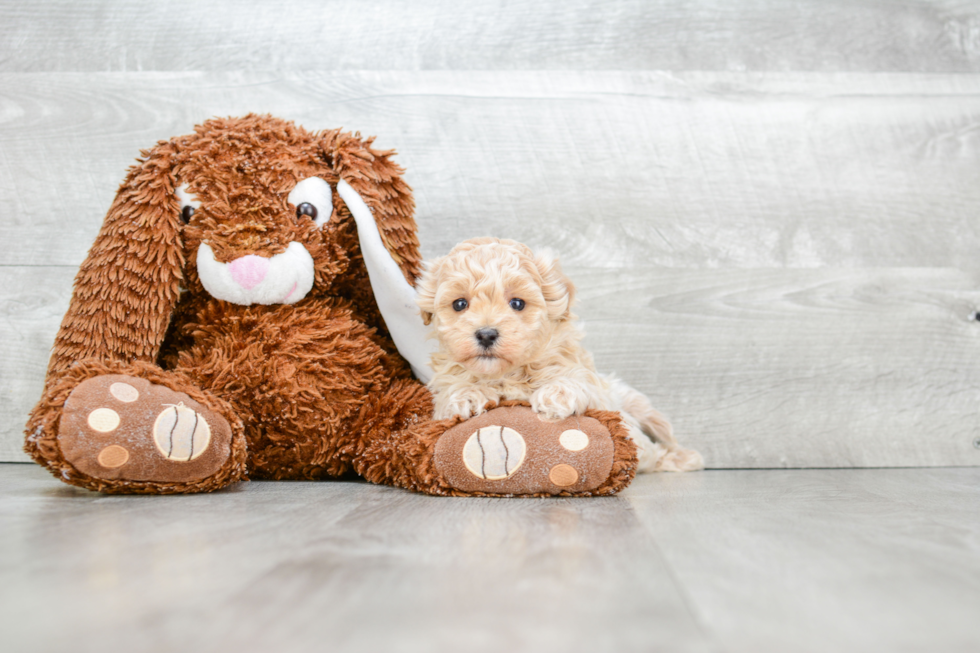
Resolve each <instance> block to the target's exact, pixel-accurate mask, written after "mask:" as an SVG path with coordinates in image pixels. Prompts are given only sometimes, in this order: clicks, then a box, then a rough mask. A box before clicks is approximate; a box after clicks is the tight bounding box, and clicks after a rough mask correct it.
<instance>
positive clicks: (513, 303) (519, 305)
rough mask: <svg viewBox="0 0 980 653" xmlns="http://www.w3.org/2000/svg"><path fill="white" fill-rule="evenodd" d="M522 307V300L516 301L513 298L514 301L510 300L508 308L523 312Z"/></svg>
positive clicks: (516, 299)
mask: <svg viewBox="0 0 980 653" xmlns="http://www.w3.org/2000/svg"><path fill="white" fill-rule="evenodd" d="M524 306H525V304H524V300H523V299H518V298H517V297H515V298H514V299H512V300H510V307H511V308H512V309H514V310H515V311H523V310H524Z"/></svg>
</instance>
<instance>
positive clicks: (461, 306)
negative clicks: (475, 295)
mask: <svg viewBox="0 0 980 653" xmlns="http://www.w3.org/2000/svg"><path fill="white" fill-rule="evenodd" d="M469 305H470V303H469V302H468V301H466V300H465V299H457V300H456V301H454V302H453V310H454V311H456V312H457V313H459V312H460V311H465V310H466V307H467V306H469Z"/></svg>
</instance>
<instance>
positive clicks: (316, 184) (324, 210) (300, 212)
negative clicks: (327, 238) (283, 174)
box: [287, 177, 333, 227]
mask: <svg viewBox="0 0 980 653" xmlns="http://www.w3.org/2000/svg"><path fill="white" fill-rule="evenodd" d="M287 201H288V202H289V203H290V204H292V205H293V206H295V207H296V218H297V219H298V220H304V219H307V218H308V219H310V220H313V222H314V223H315V224H316V226H318V227H322V226H323V225H324V224H326V223H327V222H328V221H329V220H330V214H331V213H333V191H332V190H331V188H330V184H328V183H327V182H325V181H324V180H322V179H320V178H319V177H307V178H306V179H304V180H303V181H301V182H299V183H298V184H296V186H295V187H294V188H293V190H291V191H289V197H288V198H287Z"/></svg>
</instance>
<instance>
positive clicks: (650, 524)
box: [625, 469, 980, 653]
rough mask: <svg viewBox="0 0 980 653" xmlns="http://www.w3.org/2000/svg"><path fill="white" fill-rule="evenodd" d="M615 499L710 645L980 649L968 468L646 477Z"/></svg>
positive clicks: (964, 652) (974, 500)
mask: <svg viewBox="0 0 980 653" xmlns="http://www.w3.org/2000/svg"><path fill="white" fill-rule="evenodd" d="M625 498H626V499H627V501H629V503H630V505H631V506H632V507H633V509H634V510H635V514H636V517H637V519H638V520H639V521H640V522H641V523H643V524H644V525H645V526H646V527H647V528H648V529H649V531H650V534H651V537H653V539H654V541H656V542H657V545H658V549H659V550H660V551H661V552H662V553H663V556H664V558H665V559H666V561H667V563H668V565H669V566H670V569H671V572H672V573H673V575H674V578H675V579H676V582H677V583H678V584H679V585H680V586H681V587H683V588H684V592H685V597H686V599H687V602H688V605H690V606H691V608H692V612H693V613H694V615H695V618H696V619H697V621H698V623H700V624H701V625H702V627H703V628H704V629H705V631H707V632H709V633H710V634H711V636H712V638H713V639H715V641H717V642H719V645H718V650H720V651H732V652H735V651H739V652H745V653H750V652H752V653H755V652H757V651H799V652H801V653H810V652H812V653H823V652H825V651H841V652H843V651H902V652H906V653H911V652H918V653H932V652H933V651H946V652H949V653H970V652H972V651H976V650H978V649H980V626H978V621H977V619H976V613H977V609H978V607H980V599H978V596H980V564H978V562H980V501H978V500H980V470H977V469H970V470H965V469H964V470H954V469H937V470H860V471H857V470H805V471H804V470H793V471H768V472H746V471H740V472H710V473H707V474H692V475H670V476H665V475H661V476H657V477H650V476H647V477H644V478H641V479H640V480H639V482H637V483H635V484H634V485H633V486H631V487H630V488H629V489H628V490H627V494H626V497H625Z"/></svg>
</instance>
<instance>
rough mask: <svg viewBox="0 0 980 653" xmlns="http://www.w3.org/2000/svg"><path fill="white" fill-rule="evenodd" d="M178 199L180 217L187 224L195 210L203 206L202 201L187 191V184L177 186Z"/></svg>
mask: <svg viewBox="0 0 980 653" xmlns="http://www.w3.org/2000/svg"><path fill="white" fill-rule="evenodd" d="M177 199H178V200H180V219H181V220H182V221H183V222H184V224H187V223H188V222H190V221H191V216H192V215H194V212H195V211H197V210H198V209H199V208H201V203H200V202H199V201H197V198H196V197H194V195H192V194H191V193H189V192H188V191H187V184H181V185H180V186H178V187H177Z"/></svg>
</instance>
